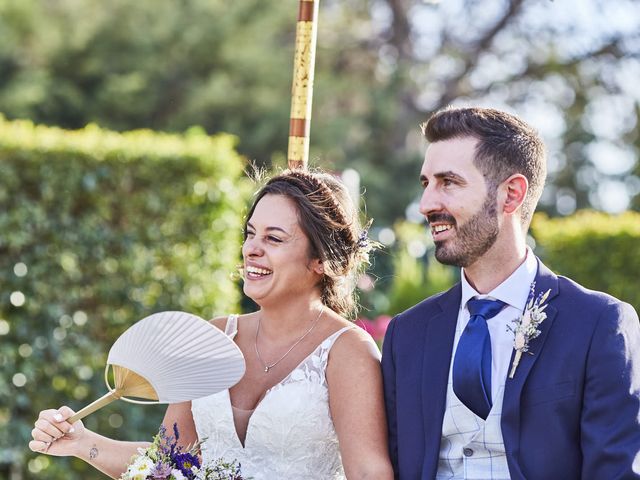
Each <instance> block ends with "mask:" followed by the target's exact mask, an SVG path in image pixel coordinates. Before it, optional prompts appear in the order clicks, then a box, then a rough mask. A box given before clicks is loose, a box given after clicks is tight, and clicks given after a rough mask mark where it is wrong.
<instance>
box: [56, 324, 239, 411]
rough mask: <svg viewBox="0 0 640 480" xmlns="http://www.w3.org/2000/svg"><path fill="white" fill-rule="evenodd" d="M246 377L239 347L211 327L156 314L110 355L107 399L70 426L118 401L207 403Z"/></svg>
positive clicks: (128, 333)
mask: <svg viewBox="0 0 640 480" xmlns="http://www.w3.org/2000/svg"><path fill="white" fill-rule="evenodd" d="M110 366H111V367H112V368H113V375H114V383H115V385H114V386H113V387H112V386H111V385H110V384H109V379H108V373H109V367H110ZM244 371H245V364H244V357H243V356H242V352H241V351H240V349H239V348H238V346H237V345H236V344H235V343H233V341H232V340H231V339H230V338H229V337H227V336H226V335H225V334H224V333H223V332H222V331H220V330H218V329H217V328H216V327H214V326H213V325H211V324H210V323H209V322H207V321H205V320H203V319H202V318H200V317H198V316H196V315H192V314H190V313H185V312H160V313H156V314H153V315H150V316H148V317H146V318H143V319H142V320H140V321H139V322H136V323H135V324H134V325H132V326H131V327H130V328H129V329H127V330H126V331H125V332H124V333H123V334H122V335H121V336H120V337H119V338H118V339H117V340H116V342H115V343H114V344H113V346H112V347H111V350H109V356H108V358H107V366H106V368H105V372H104V376H105V383H106V384H107V389H108V390H109V393H107V394H106V395H104V396H103V397H101V398H99V399H98V400H96V401H95V402H93V403H91V404H90V405H87V406H86V407H84V408H83V409H82V410H80V411H79V412H77V413H76V414H75V415H73V416H72V417H71V418H69V420H68V421H69V422H70V423H73V422H75V421H77V420H80V419H81V418H84V417H86V416H87V415H89V414H90V413H93V412H95V411H96V410H98V409H100V408H102V407H104V406H105V405H108V404H109V403H111V402H113V401H115V400H118V399H122V400H125V401H129V402H133V403H177V402H186V401H188V400H194V399H196V398H200V397H205V396H207V395H211V394H214V393H217V392H219V391H221V390H224V389H225V388H229V387H231V386H233V385H235V384H236V383H237V382H238V381H239V380H240V378H242V375H244ZM130 397H134V398H130ZM136 398H137V399H146V401H144V400H143V401H141V400H136Z"/></svg>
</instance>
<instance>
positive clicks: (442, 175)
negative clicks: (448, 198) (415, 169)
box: [420, 170, 467, 183]
mask: <svg viewBox="0 0 640 480" xmlns="http://www.w3.org/2000/svg"><path fill="white" fill-rule="evenodd" d="M433 177H434V178H437V179H439V180H442V179H443V178H447V179H449V180H453V181H455V182H458V183H466V182H467V181H466V180H465V179H464V177H462V176H460V175H458V174H457V173H455V172H453V171H451V170H447V171H446V172H438V173H434V174H433ZM428 181H429V179H428V178H427V176H426V175H420V182H421V183H424V182H428Z"/></svg>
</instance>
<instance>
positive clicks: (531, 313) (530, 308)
mask: <svg viewBox="0 0 640 480" xmlns="http://www.w3.org/2000/svg"><path fill="white" fill-rule="evenodd" d="M535 286H536V282H533V283H532V284H531V289H530V290H529V297H528V298H527V304H526V305H525V308H524V311H523V312H522V316H521V317H520V318H516V319H515V320H513V323H514V324H515V326H513V327H512V326H510V325H507V328H508V329H509V330H511V331H512V332H513V349H514V350H515V351H516V353H515V356H514V357H513V364H512V365H511V372H510V373H509V378H513V376H514V375H515V373H516V368H518V364H519V363H520V358H521V357H522V354H523V353H524V352H529V342H530V341H531V340H533V339H534V338H536V337H537V336H538V335H540V330H539V329H538V326H539V325H540V324H541V323H542V322H543V321H544V319H545V318H547V314H546V313H545V312H544V310H545V309H546V308H547V304H545V303H544V302H545V301H546V300H547V298H548V297H549V293H550V292H551V290H547V291H546V292H544V293H539V294H538V296H537V297H536V296H535V292H534V290H535ZM530 354H531V355H533V354H532V353H530Z"/></svg>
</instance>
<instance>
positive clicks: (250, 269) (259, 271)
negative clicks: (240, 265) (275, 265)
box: [247, 267, 271, 275]
mask: <svg viewBox="0 0 640 480" xmlns="http://www.w3.org/2000/svg"><path fill="white" fill-rule="evenodd" d="M247 272H249V273H256V274H258V275H269V274H270V273H271V270H265V269H264V268H257V267H247Z"/></svg>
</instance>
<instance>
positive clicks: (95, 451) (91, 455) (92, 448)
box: [89, 445, 98, 460]
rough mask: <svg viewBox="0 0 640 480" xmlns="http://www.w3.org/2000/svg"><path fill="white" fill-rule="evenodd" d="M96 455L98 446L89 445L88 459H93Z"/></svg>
mask: <svg viewBox="0 0 640 480" xmlns="http://www.w3.org/2000/svg"><path fill="white" fill-rule="evenodd" d="M97 456H98V448H97V447H96V446H95V445H94V446H93V447H91V450H89V460H93V459H94V458H96V457H97Z"/></svg>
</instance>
